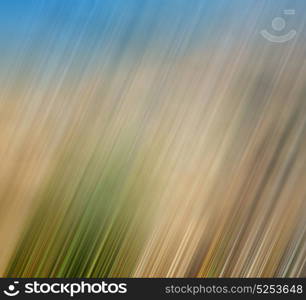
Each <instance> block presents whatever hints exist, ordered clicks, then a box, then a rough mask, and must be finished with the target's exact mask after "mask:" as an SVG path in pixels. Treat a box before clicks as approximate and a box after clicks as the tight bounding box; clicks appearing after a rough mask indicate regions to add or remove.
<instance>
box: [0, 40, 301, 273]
mask: <svg viewBox="0 0 306 300" xmlns="http://www.w3.org/2000/svg"><path fill="white" fill-rule="evenodd" d="M226 43H227V41H223V42H220V44H218V47H215V48H213V47H212V48H208V49H207V48H205V49H202V50H201V51H200V50H199V49H198V50H197V51H195V52H194V53H192V55H188V56H185V57H181V58H180V59H178V60H176V61H169V62H167V63H165V62H164V61H162V60H159V59H158V57H157V58H156V57H155V58H152V57H151V56H150V52H149V53H148V54H147V57H145V58H146V59H143V60H142V61H141V63H139V64H138V65H135V66H133V67H132V68H131V67H127V65H126V64H125V62H122V63H121V64H120V65H119V67H118V69H117V70H116V72H114V73H113V75H112V77H108V76H107V74H103V72H102V74H96V73H93V74H91V73H85V74H84V77H83V78H82V80H81V81H80V83H79V84H78V85H77V86H73V85H71V86H69V85H67V86H65V87H64V88H63V87H59V83H58V82H57V81H55V82H52V83H51V84H49V85H42V86H41V87H40V89H38V91H36V92H35V89H33V90H32V89H31V88H30V87H31V85H30V84H29V86H25V88H23V90H22V92H21V91H17V92H18V93H17V92H16V91H14V90H13V89H8V90H6V91H3V93H2V95H1V98H0V99H1V100H0V112H1V118H0V141H1V143H0V159H1V173H0V195H1V201H0V244H1V245H2V247H1V256H0V276H3V274H4V273H3V272H4V271H3V270H5V268H6V267H7V264H8V263H9V260H10V257H11V255H12V253H13V250H14V248H15V247H16V245H17V243H18V238H19V237H20V235H21V233H22V231H23V228H24V226H25V224H26V223H27V221H28V219H30V218H31V215H32V214H33V212H34V211H35V207H36V206H37V204H38V203H39V201H40V199H39V198H37V196H36V195H37V193H38V191H39V190H40V188H41V186H43V184H44V182H45V181H46V180H47V179H48V175H49V174H50V172H51V171H52V170H53V168H54V165H55V161H57V160H58V158H59V153H61V152H62V151H64V150H65V147H67V145H68V144H69V142H70V141H71V139H72V138H73V137H77V136H82V135H85V136H86V141H87V142H86V144H81V145H80V147H83V148H82V149H83V151H82V152H84V153H85V156H86V153H87V154H88V155H89V153H90V151H91V149H92V148H93V147H94V145H95V143H96V141H97V140H101V141H102V143H104V144H105V147H106V148H108V149H111V147H112V145H114V144H115V143H117V139H124V138H125V137H126V136H128V135H132V136H133V138H134V139H135V141H137V147H139V148H141V149H144V150H145V154H142V155H144V156H145V157H146V158H147V159H148V158H150V159H151V160H152V163H151V164H150V166H151V167H150V169H145V170H144V172H145V173H148V174H150V176H153V177H157V178H159V182H160V185H159V186H155V187H154V188H155V192H154V199H153V201H154V203H155V207H156V208H155V211H154V213H153V220H154V221H152V222H151V224H150V226H151V227H150V231H149V232H150V234H148V236H146V239H145V242H144V245H143V247H142V253H141V255H140V256H139V258H138V261H137V265H136V266H135V268H134V272H133V276H135V277H274V276H276V277H278V276H279V277H282V276H289V277H295V276H305V274H303V273H302V272H303V266H304V264H305V220H306V210H305V205H306V204H305V196H306V186H305V180H306V155H305V153H306V143H305V140H306V139H305V138H306V117H305V116H306V103H305V96H306V92H305V87H304V78H305V76H306V65H305V60H301V59H302V58H304V56H303V55H302V54H301V53H300V52H299V50H298V49H297V48H296V47H294V45H293V46H292V48H290V47H288V48H284V49H283V50H282V51H279V52H278V53H277V55H278V56H279V57H281V58H283V60H282V62H283V63H279V62H278V61H276V60H274V58H273V55H274V52H273V51H274V49H271V46H270V45H266V46H263V47H262V48H261V49H260V51H259V49H258V48H259V46H258V48H257V47H255V46H254V45H253V44H251V42H249V41H247V40H246V41H245V42H244V43H242V44H240V45H239V47H238V46H237V47H233V48H231V49H230V50H229V49H227V48H226V46H227V44H226ZM229 43H230V42H229ZM216 49H217V50H216ZM251 49H256V51H251ZM248 50H250V51H248ZM257 50H258V51H257ZM293 57H295V58H294V60H292V59H293ZM290 59H291V61H290ZM155 60H157V61H155ZM31 84H34V83H31ZM101 86H102V88H101ZM106 91H107V92H106ZM42 95H48V96H47V97H45V96H44V97H43V96H42ZM135 143H136V142H135ZM142 153H143V152H142ZM139 159H141V158H139ZM81 165H82V164H81Z"/></svg>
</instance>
